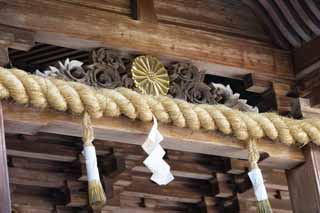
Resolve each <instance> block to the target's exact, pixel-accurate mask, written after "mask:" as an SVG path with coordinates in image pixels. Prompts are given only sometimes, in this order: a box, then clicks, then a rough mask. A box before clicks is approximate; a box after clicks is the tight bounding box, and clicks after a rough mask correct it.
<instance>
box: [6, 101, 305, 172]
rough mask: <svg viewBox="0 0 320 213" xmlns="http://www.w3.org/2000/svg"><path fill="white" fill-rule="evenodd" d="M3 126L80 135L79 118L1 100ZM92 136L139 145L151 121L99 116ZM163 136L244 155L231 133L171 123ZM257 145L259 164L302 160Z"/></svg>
mask: <svg viewBox="0 0 320 213" xmlns="http://www.w3.org/2000/svg"><path fill="white" fill-rule="evenodd" d="M3 108H4V112H5V114H4V115H5V118H4V121H5V126H6V132H8V133H24V134H34V133H36V132H47V133H55V134H62V135H70V136H78V137H79V136H81V135H82V133H81V132H82V126H81V118H79V117H76V116H72V115H70V114H66V113H59V112H54V111H50V110H47V111H46V110H41V111H39V110H37V109H34V108H27V107H25V106H19V105H16V104H8V103H4V104H3ZM93 126H94V129H95V138H96V139H101V140H110V141H115V142H122V143H130V144H137V145H141V144H142V143H143V142H144V141H145V138H146V136H147V134H148V132H149V130H150V128H151V123H145V122H140V121H133V120H129V119H127V118H125V117H120V118H109V117H105V118H101V119H97V120H94V121H93ZM160 131H161V133H162V134H163V136H164V137H165V140H164V141H163V143H162V144H163V147H164V148H166V149H173V150H180V151H186V152H194V153H202V154H209V155H218V156H225V157H231V158H239V159H247V157H248V152H247V150H246V149H245V148H244V147H245V144H244V143H241V142H239V141H237V140H236V139H235V138H234V137H230V136H224V135H221V134H219V133H215V132H207V131H192V130H190V129H187V128H178V127H174V126H171V125H160ZM258 149H259V150H263V151H264V152H266V153H268V154H269V157H268V158H266V159H265V160H263V161H262V162H261V163H260V164H261V165H265V166H271V167H273V168H282V169H289V168H292V167H294V166H296V165H298V164H300V163H302V162H303V161H304V158H303V154H302V152H301V151H300V150H299V149H298V148H296V147H293V146H286V145H284V144H275V143H270V141H267V140H261V141H260V142H259V143H258Z"/></svg>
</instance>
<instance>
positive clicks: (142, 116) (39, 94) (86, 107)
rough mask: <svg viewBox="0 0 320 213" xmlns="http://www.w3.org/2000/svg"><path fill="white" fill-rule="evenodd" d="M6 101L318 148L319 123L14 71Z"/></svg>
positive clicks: (3, 76)
mask: <svg viewBox="0 0 320 213" xmlns="http://www.w3.org/2000/svg"><path fill="white" fill-rule="evenodd" d="M4 98H12V99H13V100H14V101H16V102H17V103H19V104H30V105H32V106H34V107H38V108H41V109H44V108H48V107H50V108H52V109H55V110H58V111H69V112H71V113H73V114H82V113H83V112H84V111H87V112H88V113H89V115H90V117H92V118H100V117H102V116H113V117H118V116H120V115H124V116H126V117H128V118H130V119H139V120H141V121H145V122H148V121H151V120H152V115H154V116H155V117H156V118H157V120H158V121H159V122H161V123H172V124H173V125H175V126H177V127H187V128H190V129H192V130H198V129H204V130H212V131H213V130H216V131H220V132H222V133H224V134H226V135H230V134H233V135H235V137H236V138H237V139H239V140H242V141H245V140H249V139H250V138H253V139H260V138H263V137H267V138H269V139H271V140H277V141H279V142H281V143H284V144H288V145H291V144H296V145H297V146H301V145H305V144H307V143H309V142H311V141H312V142H314V143H316V144H317V145H320V120H316V119H308V120H293V119H289V118H285V117H282V116H279V115H277V114H274V113H260V114H259V113H247V112H240V111H238V110H235V109H230V108H228V107H226V106H223V105H204V104H190V103H187V102H185V101H182V100H177V99H172V98H169V97H164V96H159V97H155V96H148V95H141V94H139V93H137V92H134V91H132V90H130V89H126V88H117V89H114V90H111V89H99V90H97V89H94V88H92V87H89V86H87V85H84V84H81V83H76V82H67V81H63V80H58V79H52V78H49V79H45V78H42V77H40V76H35V75H31V74H28V73H26V72H25V71H22V70H19V69H10V70H9V69H4V68H1V67H0V99H4Z"/></svg>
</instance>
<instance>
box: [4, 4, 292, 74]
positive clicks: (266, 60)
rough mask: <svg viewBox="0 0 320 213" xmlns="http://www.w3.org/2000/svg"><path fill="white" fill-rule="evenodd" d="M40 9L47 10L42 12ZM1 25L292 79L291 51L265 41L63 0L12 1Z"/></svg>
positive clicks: (5, 11)
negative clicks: (153, 21) (141, 19)
mask: <svg viewBox="0 0 320 213" xmlns="http://www.w3.org/2000/svg"><path fill="white" fill-rule="evenodd" d="M39 7H41V8H43V10H37V8H39ZM0 23H10V25H12V26H15V27H21V28H25V29H29V30H34V31H39V32H50V33H55V34H60V35H63V34H64V35H65V36H69V37H76V38H77V39H84V40H89V41H90V40H91V41H96V42H99V43H101V44H102V45H104V46H110V47H114V48H120V49H121V48H122V49H129V50H134V51H138V52H142V53H143V54H153V55H156V56H166V57H172V58H173V59H188V60H190V59H191V60H198V61H205V62H209V63H216V64H222V65H226V66H229V67H233V68H234V67H237V68H239V67H241V68H242V72H243V74H247V73H248V70H250V71H255V72H257V73H262V74H263V73H264V74H265V73H268V74H270V75H272V76H278V77H279V78H280V77H281V78H287V79H288V78H289V79H293V73H292V68H291V59H290V54H288V52H285V51H281V50H278V49H275V48H272V47H271V46H268V45H266V44H265V43H264V44H261V43H260V44H259V42H257V41H252V40H249V39H239V38H235V37H231V36H223V35H221V34H217V33H213V32H212V33H201V31H198V30H192V29H186V28H184V27H179V26H172V25H164V24H150V23H144V22H143V23H142V22H137V21H135V20H131V19H130V18H128V17H124V16H122V15H118V14H114V13H109V12H106V11H100V10H97V9H94V8H86V7H80V6H76V5H72V4H67V3H63V2H61V1H59V2H58V1H39V0H35V1H32V2H30V1H27V0H14V1H10V2H8V5H7V7H6V8H5V9H3V10H2V11H1V13H0ZM61 23H64V24H61ZM93 23H94V24H93ZM110 29H112V30H110ZM51 42H53V43H54V42H55V41H54V40H51ZM244 70H247V73H244V72H245V71H244Z"/></svg>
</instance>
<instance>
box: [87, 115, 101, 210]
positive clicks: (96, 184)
mask: <svg viewBox="0 0 320 213" xmlns="http://www.w3.org/2000/svg"><path fill="white" fill-rule="evenodd" d="M93 139H94V133H93V128H92V124H91V119H90V116H89V114H88V113H87V112H85V113H84V116H83V136H82V140H83V155H84V157H85V159H86V168H87V176H88V196H89V204H90V206H91V207H92V208H93V209H97V208H101V207H102V206H104V204H105V203H106V196H105V193H104V190H103V187H102V184H101V182H100V176H99V170H98V166H97V156H96V149H95V147H94V146H93V144H92V141H93Z"/></svg>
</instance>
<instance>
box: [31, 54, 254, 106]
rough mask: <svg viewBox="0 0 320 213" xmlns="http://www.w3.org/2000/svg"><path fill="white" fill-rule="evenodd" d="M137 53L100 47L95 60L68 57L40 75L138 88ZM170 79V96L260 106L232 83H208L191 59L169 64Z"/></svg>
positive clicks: (199, 101)
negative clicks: (134, 67) (85, 61)
mask: <svg viewBox="0 0 320 213" xmlns="http://www.w3.org/2000/svg"><path fill="white" fill-rule="evenodd" d="M133 59H134V57H133V56H130V55H121V54H119V53H117V52H115V51H112V50H109V49H106V48H99V49H95V50H93V51H92V52H91V64H90V65H87V66H83V63H82V62H80V61H76V60H71V61H70V60H69V59H67V60H66V61H65V62H64V63H62V62H58V63H57V65H56V66H50V67H49V70H46V71H43V72H40V71H38V70H37V71H36V73H37V74H38V75H42V76H54V77H57V78H62V79H64V80H73V81H78V82H82V83H86V84H88V85H90V86H94V87H99V88H110V89H113V88H116V87H126V88H131V89H135V90H137V88H135V85H134V81H133V78H132V74H131V67H132V62H133ZM166 69H167V71H168V75H169V79H170V87H169V91H168V96H171V97H173V98H179V99H183V100H186V101H189V102H191V103H199V104H218V103H219V104H225V105H227V106H229V107H232V108H236V109H239V110H241V111H253V112H257V111H258V108H256V107H252V106H250V105H248V104H247V100H244V99H240V94H238V93H234V92H233V91H232V89H231V88H230V86H229V85H227V86H225V85H223V84H215V83H211V84H209V85H207V84H205V83H204V76H205V73H204V72H201V71H199V70H198V68H197V67H196V66H194V65H193V64H191V63H186V62H179V63H173V64H169V65H167V66H166Z"/></svg>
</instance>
